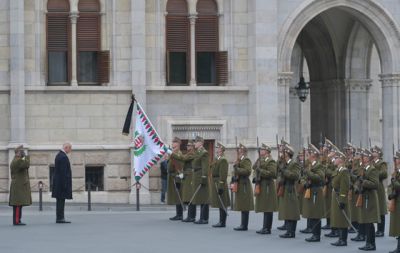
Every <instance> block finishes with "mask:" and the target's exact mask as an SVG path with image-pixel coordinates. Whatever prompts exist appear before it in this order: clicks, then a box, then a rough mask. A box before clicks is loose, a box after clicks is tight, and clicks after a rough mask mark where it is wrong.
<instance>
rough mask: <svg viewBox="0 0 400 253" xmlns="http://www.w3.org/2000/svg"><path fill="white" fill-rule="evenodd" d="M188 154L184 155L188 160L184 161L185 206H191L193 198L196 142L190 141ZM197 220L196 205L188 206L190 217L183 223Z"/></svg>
mask: <svg viewBox="0 0 400 253" xmlns="http://www.w3.org/2000/svg"><path fill="white" fill-rule="evenodd" d="M186 148H187V152H186V154H185V155H184V157H185V158H186V159H184V165H183V179H182V201H183V203H184V204H189V202H190V199H191V198H192V196H193V186H192V178H193V168H192V159H190V158H192V157H193V155H194V142H193V141H192V140H189V141H188V143H187V146H186ZM195 220H196V205H193V204H189V206H188V215H187V217H186V219H184V220H182V221H183V222H194V221H195Z"/></svg>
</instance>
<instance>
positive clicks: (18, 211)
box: [9, 146, 32, 225]
mask: <svg viewBox="0 0 400 253" xmlns="http://www.w3.org/2000/svg"><path fill="white" fill-rule="evenodd" d="M29 161H30V160H29V156H26V155H25V152H24V150H23V147H22V146H18V147H17V148H16V149H15V157H14V159H13V160H12V162H11V165H10V173H11V186H10V201H9V205H10V206H12V207H13V224H14V225H25V223H22V222H21V216H22V207H23V206H30V205H32V196H31V186H30V184H29V173H28V169H29V163H30V162H29Z"/></svg>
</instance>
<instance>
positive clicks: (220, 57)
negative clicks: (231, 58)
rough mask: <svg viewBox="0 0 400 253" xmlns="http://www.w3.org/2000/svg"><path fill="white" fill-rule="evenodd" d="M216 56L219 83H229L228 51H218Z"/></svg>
mask: <svg viewBox="0 0 400 253" xmlns="http://www.w3.org/2000/svg"><path fill="white" fill-rule="evenodd" d="M216 58H217V59H216V66H217V82H218V84H226V83H228V52H227V51H221V52H217V54H216Z"/></svg>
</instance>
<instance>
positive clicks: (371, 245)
mask: <svg viewBox="0 0 400 253" xmlns="http://www.w3.org/2000/svg"><path fill="white" fill-rule="evenodd" d="M365 235H366V244H365V246H363V247H359V248H358V249H359V250H364V251H373V250H376V246H375V227H374V224H373V223H368V224H365Z"/></svg>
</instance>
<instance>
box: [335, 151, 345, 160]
mask: <svg viewBox="0 0 400 253" xmlns="http://www.w3.org/2000/svg"><path fill="white" fill-rule="evenodd" d="M335 157H336V158H340V159H342V160H345V159H346V155H345V154H343V153H342V152H340V151H336V152H335Z"/></svg>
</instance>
